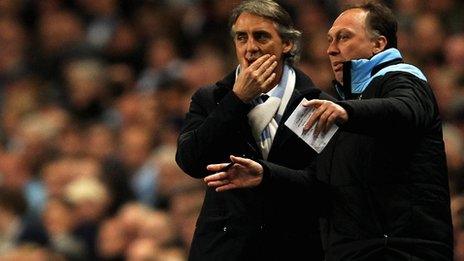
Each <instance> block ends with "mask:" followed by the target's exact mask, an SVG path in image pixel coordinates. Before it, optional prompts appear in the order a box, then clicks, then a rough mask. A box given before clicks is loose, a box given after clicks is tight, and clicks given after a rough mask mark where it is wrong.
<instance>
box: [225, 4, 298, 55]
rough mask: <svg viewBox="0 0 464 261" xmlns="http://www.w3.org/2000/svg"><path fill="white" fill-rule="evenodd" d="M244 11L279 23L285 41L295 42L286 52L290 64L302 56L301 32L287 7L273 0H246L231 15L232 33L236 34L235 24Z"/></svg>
mask: <svg viewBox="0 0 464 261" xmlns="http://www.w3.org/2000/svg"><path fill="white" fill-rule="evenodd" d="M242 13H250V14H253V15H257V16H260V17H264V18H267V19H269V20H271V21H273V22H274V23H276V25H277V31H278V33H279V36H280V38H282V40H283V41H289V42H291V43H293V48H292V50H290V52H289V53H287V54H285V56H284V59H285V61H286V62H288V63H289V64H293V63H294V62H296V61H298V59H299V56H300V49H301V47H300V39H301V32H300V31H298V30H296V29H295V28H294V25H293V21H292V18H291V17H290V15H289V14H288V12H287V11H285V9H283V8H282V7H281V6H280V5H279V4H278V3H276V2H274V1H272V0H246V1H243V2H242V3H241V4H240V5H238V6H237V7H236V8H235V9H234V10H233V11H232V14H231V16H230V20H229V26H230V28H231V33H232V35H233V34H234V28H233V25H234V24H235V22H236V21H237V19H238V17H239V16H240V15H241V14H242Z"/></svg>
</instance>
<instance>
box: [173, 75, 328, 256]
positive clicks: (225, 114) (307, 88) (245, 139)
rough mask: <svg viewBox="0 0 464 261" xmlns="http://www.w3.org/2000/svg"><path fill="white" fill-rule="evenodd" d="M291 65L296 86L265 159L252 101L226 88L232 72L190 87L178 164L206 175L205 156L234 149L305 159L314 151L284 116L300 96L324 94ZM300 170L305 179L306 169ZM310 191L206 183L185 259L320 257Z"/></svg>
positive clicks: (292, 163)
mask: <svg viewBox="0 0 464 261" xmlns="http://www.w3.org/2000/svg"><path fill="white" fill-rule="evenodd" d="M295 71H296V86H295V90H294V92H293V94H292V97H291V99H290V101H289V103H288V105H287V108H286V110H285V112H284V114H283V118H282V120H281V122H280V125H279V128H278V130H277V133H276V136H275V138H274V141H273V145H272V148H271V150H270V152H269V156H268V160H267V161H263V160H262V156H261V152H260V150H259V149H258V147H257V145H256V142H255V140H254V138H253V137H252V134H251V130H250V127H249V125H248V118H247V113H248V112H249V110H250V109H251V106H250V105H249V104H245V103H243V102H242V101H240V100H239V99H238V97H237V96H236V95H235V94H234V93H233V92H232V91H231V89H232V86H233V84H234V81H235V74H234V73H231V74H230V75H228V76H227V77H226V78H225V79H224V80H222V81H220V82H218V83H216V84H215V85H212V86H208V87H206V88H202V89H200V90H198V91H197V92H196V93H195V94H194V95H193V97H192V101H191V105H190V110H189V112H188V113H187V116H186V122H185V125H184V127H183V130H182V131H181V134H180V136H179V139H178V150H177V155H176V160H177V163H178V164H179V166H180V167H181V168H182V169H183V170H184V171H185V172H186V173H187V174H189V175H190V176H192V177H195V178H203V177H205V176H206V175H209V174H212V173H208V172H207V170H206V166H207V165H208V164H211V163H220V162H228V161H229V155H231V154H232V155H238V156H244V157H248V158H251V159H255V160H258V161H260V162H261V163H262V164H264V165H266V164H268V163H269V162H273V163H275V164H279V165H283V166H286V167H288V168H292V169H305V168H306V167H307V166H308V165H310V164H311V163H312V162H313V160H314V158H315V155H316V153H315V152H314V151H313V150H312V149H311V148H310V147H309V146H307V145H306V144H305V143H304V142H303V141H302V140H300V139H299V138H298V137H297V136H296V135H294V134H293V132H291V130H289V129H288V128H287V127H286V126H285V125H284V124H283V123H284V122H285V120H286V119H287V118H288V116H289V115H290V114H291V112H292V111H293V110H294V109H295V108H296V106H297V105H298V104H299V102H300V101H301V99H303V97H306V98H307V99H313V98H325V99H327V98H328V96H327V95H324V94H322V93H321V92H320V91H319V90H318V89H316V88H315V87H314V85H313V83H312V81H311V80H310V79H309V78H308V77H307V76H306V75H304V74H303V73H302V72H300V71H298V70H295ZM269 164H270V163H269ZM272 166H274V165H273V164H270V168H272ZM267 168H269V167H267ZM298 178H300V179H302V178H303V179H304V175H301V176H299V177H298ZM310 198H311V197H310V196H308V191H307V190H306V189H304V188H302V187H301V188H299V187H295V186H293V185H291V184H289V185H285V184H284V185H282V186H281V185H277V186H258V187H256V188H252V189H239V190H233V191H227V192H220V193H218V192H215V191H214V190H213V189H207V191H206V195H205V199H204V203H203V207H202V210H201V213H200V216H199V218H198V221H197V228H196V231H195V235H194V238H193V242H192V245H191V250H190V257H189V259H190V260H202V261H203V260H296V259H297V258H303V259H304V260H322V247H321V243H320V234H319V231H318V222H317V217H316V215H314V214H313V212H315V210H314V209H310V208H309V207H308V206H310V204H309V203H308V202H307V200H309V199H310Z"/></svg>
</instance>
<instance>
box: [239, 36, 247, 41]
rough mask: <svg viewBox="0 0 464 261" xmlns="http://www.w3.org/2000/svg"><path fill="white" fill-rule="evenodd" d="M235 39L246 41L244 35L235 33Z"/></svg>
mask: <svg viewBox="0 0 464 261" xmlns="http://www.w3.org/2000/svg"><path fill="white" fill-rule="evenodd" d="M237 41H239V42H244V41H246V37H245V36H244V35H237Z"/></svg>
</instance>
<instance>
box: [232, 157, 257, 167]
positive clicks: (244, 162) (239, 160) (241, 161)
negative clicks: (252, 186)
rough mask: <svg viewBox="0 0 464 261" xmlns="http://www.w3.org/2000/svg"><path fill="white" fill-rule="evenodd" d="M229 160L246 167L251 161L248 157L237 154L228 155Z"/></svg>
mask: <svg viewBox="0 0 464 261" xmlns="http://www.w3.org/2000/svg"><path fill="white" fill-rule="evenodd" d="M230 160H231V161H232V162H235V163H238V164H240V165H243V166H246V167H248V166H250V165H251V162H252V161H251V160H250V159H247V158H242V157H237V156H234V155H230Z"/></svg>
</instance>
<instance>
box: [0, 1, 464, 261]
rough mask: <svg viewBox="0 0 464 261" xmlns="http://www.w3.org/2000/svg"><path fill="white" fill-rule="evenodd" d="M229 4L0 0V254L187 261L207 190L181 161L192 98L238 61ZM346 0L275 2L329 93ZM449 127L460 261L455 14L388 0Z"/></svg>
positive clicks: (462, 178)
mask: <svg viewBox="0 0 464 261" xmlns="http://www.w3.org/2000/svg"><path fill="white" fill-rule="evenodd" d="M238 2H239V0H231V1H229V0H227V1H226V0H120V1H117V0H74V1H70V0H1V1H0V115H1V117H0V259H1V260H21V259H23V260H167V261H170V260H172V261H178V260H185V259H186V255H187V253H188V248H189V245H190V241H191V238H192V235H193V231H194V229H195V221H196V218H197V216H198V213H199V210H200V208H201V205H202V202H203V195H204V189H205V186H204V185H203V183H202V182H201V181H199V180H194V179H193V178H190V177H189V176H187V175H186V174H184V173H183V172H182V171H181V170H180V169H179V168H178V167H177V165H176V163H175V160H174V155H175V151H176V139H177V135H178V133H179V130H180V128H181V127H182V123H183V118H184V116H185V113H186V111H187V110H188V107H189V102H190V97H191V95H192V93H193V92H194V91H195V90H197V89H198V88H199V87H201V86H203V85H206V84H209V83H214V82H216V81H218V80H220V79H221V78H222V77H223V76H224V75H225V74H226V73H228V72H229V71H230V70H233V69H234V68H235V66H236V59H235V53H234V49H233V44H232V41H231V38H230V34H229V28H228V16H229V14H230V11H231V10H232V8H233V7H234V6H235V5H236V4H237V3H238ZM350 2H356V1H346V0H324V1H323V0H287V1H280V3H282V5H283V6H284V7H285V8H286V9H287V10H288V11H289V12H290V14H291V15H292V17H293V18H294V21H295V23H296V26H297V28H298V29H300V30H301V31H302V32H303V45H302V56H301V61H300V63H299V64H298V67H299V68H300V69H301V70H303V71H304V72H306V73H307V74H308V75H310V76H311V77H312V79H313V80H314V82H315V83H316V85H317V86H319V87H320V88H321V89H324V90H326V91H327V92H329V93H333V91H332V89H331V81H332V79H333V77H332V72H331V69H330V66H329V63H328V59H327V55H326V51H325V50H326V48H327V36H326V32H327V29H328V28H329V27H330V24H331V22H332V21H333V19H334V18H335V17H336V15H337V13H338V12H339V10H340V8H342V7H343V5H345V4H347V3H350ZM384 2H385V3H387V4H388V5H389V6H390V7H392V8H393V9H394V10H395V14H396V15H397V16H398V17H399V22H400V27H399V34H398V36H399V49H400V50H401V51H402V53H403V55H404V58H405V60H406V61H407V62H408V63H412V64H415V65H417V66H418V67H419V68H422V69H423V70H424V72H425V73H426V75H427V77H428V80H429V82H430V83H431V85H432V87H433V89H434V91H435V94H436V96H437V100H438V103H439V107H440V109H441V114H442V117H443V119H444V138H445V143H446V152H447V159H448V168H449V175H450V188H451V197H452V212H453V223H454V230H455V242H456V248H455V252H456V260H464V3H463V2H462V1H459V0H440V1H422V0H390V1H384Z"/></svg>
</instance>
